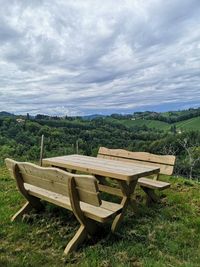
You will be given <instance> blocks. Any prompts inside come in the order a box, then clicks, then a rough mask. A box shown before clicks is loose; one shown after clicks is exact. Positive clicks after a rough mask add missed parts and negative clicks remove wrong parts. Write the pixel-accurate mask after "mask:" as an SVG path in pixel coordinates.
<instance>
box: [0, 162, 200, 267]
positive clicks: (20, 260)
mask: <svg viewBox="0 0 200 267" xmlns="http://www.w3.org/2000/svg"><path fill="white" fill-rule="evenodd" d="M162 179H163V180H165V181H168V182H170V183H171V184H172V186H171V188H170V189H168V190H165V194H163V193H161V194H160V195H161V203H160V204H156V205H154V206H153V207H151V208H147V207H146V206H145V204H144V195H143V194H142V192H141V191H140V189H139V188H137V193H136V199H137V210H136V211H134V210H133V209H132V208H131V207H130V208H129V209H128V211H127V213H126V216H125V218H124V220H123V223H122V225H121V227H120V230H119V231H118V232H117V233H116V234H111V233H110V224H109V223H108V224H106V225H105V226H99V227H100V228H99V231H98V235H97V236H96V238H95V240H94V241H92V240H88V241H87V242H85V243H84V244H83V245H82V246H81V247H80V248H79V250H78V251H77V252H76V253H74V254H72V255H71V256H63V254H62V253H63V249H64V248H65V246H66V244H67V243H68V241H69V240H70V239H71V238H72V236H73V235H74V233H75V231H76V230H77V229H78V223H77V221H76V219H75V217H74V216H73V215H72V213H71V212H69V211H66V210H64V209H61V208H58V207H55V206H53V205H46V209H45V211H44V212H42V213H40V214H36V212H32V213H31V214H28V215H26V216H24V219H23V221H21V222H13V223H11V222H10V218H11V216H12V215H13V214H14V213H15V212H16V211H17V210H19V208H20V207H22V205H23V204H24V203H25V199H24V198H23V197H22V196H21V195H20V194H19V192H18V191H17V189H16V185H15V182H14V180H13V179H11V178H10V176H9V174H8V171H7V170H6V168H5V167H0V203H1V205H0V237H1V245H0V266H5V267H10V266H13V267H26V266H30V267H31V266H32V267H34V266H45V267H50V266H60V267H64V266H99V267H106V266H107V267H108V266H122V267H123V266H124V267H127V266H135V267H165V266H177V267H178V266H180V267H181V266H185V267H186V266H191V267H192V266H193V267H198V266H199V263H200V253H199V248H200V227H199V225H200V219H199V218H200V217H199V215H200V209H199V207H200V206H199V205H200V194H199V191H200V185H199V184H198V183H195V182H190V181H186V180H185V179H182V178H177V177H176V178H175V177H169V178H167V177H162Z"/></svg>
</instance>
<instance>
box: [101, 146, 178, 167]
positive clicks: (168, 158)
mask: <svg viewBox="0 0 200 267" xmlns="http://www.w3.org/2000/svg"><path fill="white" fill-rule="evenodd" d="M99 155H110V156H114V157H120V158H128V159H136V160H138V161H139V160H140V161H145V162H146V161H147V162H152V163H160V164H165V165H172V166H173V165H174V162H175V158H176V157H175V156H173V155H156V154H151V153H148V152H132V151H127V150H124V149H108V148H105V147H100V148H99V152H98V156H99Z"/></svg>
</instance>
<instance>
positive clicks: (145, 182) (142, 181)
mask: <svg viewBox="0 0 200 267" xmlns="http://www.w3.org/2000/svg"><path fill="white" fill-rule="evenodd" d="M138 184H139V185H141V186H145V187H148V188H151V189H158V190H163V189H166V188H169V187H170V184H169V183H166V182H162V181H158V180H153V179H149V178H145V177H144V178H139V179H138Z"/></svg>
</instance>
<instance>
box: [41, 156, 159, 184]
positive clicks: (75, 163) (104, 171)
mask: <svg viewBox="0 0 200 267" xmlns="http://www.w3.org/2000/svg"><path fill="white" fill-rule="evenodd" d="M43 164H45V165H46V166H58V167H64V168H69V169H76V170H78V171H82V172H87V173H91V174H95V175H100V176H105V177H110V178H115V179H119V180H125V181H132V180H135V179H138V178H139V177H142V176H148V175H152V174H155V173H158V172H159V168H158V167H154V166H153V167H151V166H148V167H146V166H142V165H135V164H132V163H131V164H130V163H128V162H126V163H124V162H116V161H114V160H108V159H99V158H95V157H88V156H80V155H69V156H63V157H55V158H49V159H44V160H43Z"/></svg>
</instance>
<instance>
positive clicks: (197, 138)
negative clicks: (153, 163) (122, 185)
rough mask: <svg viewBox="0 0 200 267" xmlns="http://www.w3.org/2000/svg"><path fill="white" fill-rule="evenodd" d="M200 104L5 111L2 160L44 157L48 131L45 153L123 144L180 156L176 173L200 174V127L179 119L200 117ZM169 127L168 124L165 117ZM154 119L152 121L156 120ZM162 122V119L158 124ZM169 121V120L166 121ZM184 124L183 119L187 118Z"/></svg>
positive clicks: (89, 151) (0, 122)
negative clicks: (68, 112)
mask: <svg viewBox="0 0 200 267" xmlns="http://www.w3.org/2000/svg"><path fill="white" fill-rule="evenodd" d="M199 118H200V108H197V109H189V110H184V111H177V112H166V113H156V112H137V113H134V114H128V115H121V114H112V115H110V116H98V115H94V116H87V117H67V116H65V117H58V116H54V117H52V116H47V115H42V114H38V115H37V116H31V115H29V114H27V115H26V116H16V115H14V114H9V113H6V112H0V163H1V164H2V163H3V161H4V159H5V158H6V157H11V158H14V159H18V160H30V161H38V159H39V154H40V140H41V136H42V135H44V137H45V139H44V144H45V155H44V156H45V157H50V156H57V155H66V154H72V153H77V146H78V153H80V154H85V155H93V156H96V154H97V151H98V148H99V147H100V146H105V147H108V148H123V149H127V150H130V151H147V152H151V153H155V154H161V155H162V154H173V155H176V156H177V160H176V167H175V175H180V176H184V177H187V178H190V179H197V180H198V179H200V130H199V129H198V127H200V125H197V123H196V122H195V123H194V126H195V127H192V126H191V127H190V128H188V127H187V128H185V129H184V128H180V127H179V126H178V125H179V124H178V123H179V122H186V125H188V122H189V121H190V125H192V124H191V122H192V121H191V120H195V119H196V121H197V120H199ZM164 122H165V125H167V127H163V123H164ZM150 123H151V124H150ZM158 123H160V124H158ZM166 123H167V124H166ZM182 125H183V124H182Z"/></svg>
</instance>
